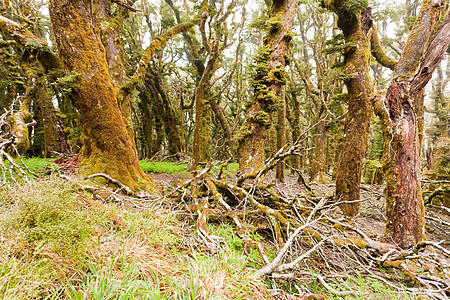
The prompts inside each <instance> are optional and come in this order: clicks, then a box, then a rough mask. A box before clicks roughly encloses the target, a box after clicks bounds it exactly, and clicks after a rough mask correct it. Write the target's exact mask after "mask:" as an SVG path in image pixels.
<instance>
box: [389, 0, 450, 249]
mask: <svg viewBox="0 0 450 300" xmlns="http://www.w3.org/2000/svg"><path fill="white" fill-rule="evenodd" d="M446 2H448V1H431V0H426V1H424V2H423V4H422V7H421V10H420V12H419V15H418V17H417V21H416V23H415V24H414V27H413V29H412V31H411V34H410V36H409V38H408V41H407V43H406V46H405V49H404V50H403V53H402V56H401V57H400V60H399V63H398V65H397V69H396V70H395V72H394V79H393V80H392V81H391V84H390V87H389V89H388V92H387V94H386V100H385V107H386V108H387V110H388V112H387V113H386V114H384V118H383V120H382V125H383V150H384V153H383V159H382V164H383V171H384V172H385V177H386V217H387V220H388V221H387V224H386V229H385V232H384V239H385V240H386V241H389V242H393V243H396V244H398V245H399V246H400V247H402V248H404V249H407V248H410V247H413V246H415V245H416V244H417V243H418V242H420V241H422V240H424V239H425V208H424V204H423V199H422V193H421V187H420V179H421V175H420V160H419V150H420V149H419V135H418V122H417V117H416V113H417V112H415V110H414V96H415V95H416V93H418V92H419V91H421V90H422V89H423V87H424V86H425V84H426V83H427V82H428V80H429V79H430V78H431V74H432V73H433V71H434V69H435V68H436V66H437V65H438V63H439V62H440V60H441V59H442V57H443V55H444V53H445V50H446V49H447V47H448V45H449V42H450V17H449V15H447V17H446V18H445V20H444V23H443V24H442V25H441V27H440V28H439V30H438V31H437V32H436V35H435V37H434V38H433V40H432V41H431V43H430V44H429V40H430V36H431V34H432V32H433V29H434V26H435V25H436V23H437V21H438V20H439V17H440V13H441V11H442V9H443V8H444V7H445V3H446ZM427 47H428V49H427ZM424 53H425V55H424ZM419 64H420V67H419ZM417 69H418V70H419V71H418V72H417V73H416V71H417Z"/></svg>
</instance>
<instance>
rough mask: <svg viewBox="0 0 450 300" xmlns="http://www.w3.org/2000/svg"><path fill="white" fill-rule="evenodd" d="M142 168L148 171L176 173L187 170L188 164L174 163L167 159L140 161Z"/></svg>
mask: <svg viewBox="0 0 450 300" xmlns="http://www.w3.org/2000/svg"><path fill="white" fill-rule="evenodd" d="M139 165H140V166H141V168H142V170H143V171H144V172H148V173H170V174H172V173H175V172H182V171H186V167H187V164H174V163H173V162H165V161H144V160H141V161H140V162H139Z"/></svg>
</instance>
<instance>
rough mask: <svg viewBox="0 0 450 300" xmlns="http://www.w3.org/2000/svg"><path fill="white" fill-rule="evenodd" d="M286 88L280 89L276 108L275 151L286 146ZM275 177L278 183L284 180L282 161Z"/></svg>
mask: <svg viewBox="0 0 450 300" xmlns="http://www.w3.org/2000/svg"><path fill="white" fill-rule="evenodd" d="M285 90H286V86H283V87H282V89H281V95H280V96H281V97H280V104H279V107H278V112H277V116H278V125H277V150H278V149H281V148H282V147H283V146H285V145H286V91H285ZM275 177H276V179H277V180H278V181H279V182H284V181H285V180H286V167H285V165H284V161H280V162H279V163H278V165H277V169H276V173H275Z"/></svg>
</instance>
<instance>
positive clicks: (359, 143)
mask: <svg viewBox="0 0 450 300" xmlns="http://www.w3.org/2000/svg"><path fill="white" fill-rule="evenodd" d="M349 2H350V1H348V0H346V1H335V2H333V4H331V5H332V6H331V9H332V10H333V11H334V12H335V13H336V14H337V15H338V26H339V28H340V29H341V30H342V32H343V34H344V39H345V42H346V43H347V44H348V47H349V48H348V49H346V50H344V57H345V65H344V67H343V69H342V74H343V76H344V82H345V85H346V86H347V91H348V115H347V118H346V120H345V127H344V142H343V145H342V149H341V151H340V157H339V161H338V165H337V170H336V200H337V201H338V202H342V203H341V204H340V208H341V210H342V212H343V213H344V214H345V215H346V216H348V217H355V216H356V215H358V214H359V210H360V207H361V202H360V201H359V200H360V191H359V189H360V184H361V172H362V165H363V158H364V155H365V152H366V148H367V143H368V138H369V130H370V116H371V113H372V110H371V104H370V97H371V94H372V89H373V87H372V81H371V79H370V74H369V64H370V59H371V55H370V48H369V46H370V28H371V25H372V19H371V15H370V9H363V8H357V9H355V10H354V11H349V10H348V8H347V7H348V5H349Z"/></svg>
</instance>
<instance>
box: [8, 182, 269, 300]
mask: <svg viewBox="0 0 450 300" xmlns="http://www.w3.org/2000/svg"><path fill="white" fill-rule="evenodd" d="M78 187H79V183H78V182H73V183H70V182H67V181H63V180H62V179H59V178H56V177H50V178H47V179H41V180H33V181H32V182H31V183H30V184H21V185H20V186H18V185H14V186H13V185H10V186H4V187H1V188H0V199H1V200H0V298H1V299H33V298H36V299H249V298H254V299H267V298H269V297H268V294H267V291H266V289H265V288H264V287H263V285H262V284H261V283H259V282H251V281H250V280H249V278H250V275H251V274H252V270H251V269H249V268H248V267H247V264H248V258H247V257H246V256H243V255H242V251H235V249H233V248H232V247H223V248H222V249H221V251H220V252H219V253H218V254H217V255H215V256H210V255H208V254H205V253H203V252H201V251H197V250H195V249H196V246H195V243H196V242H195V239H194V237H192V236H190V237H187V236H184V235H183V234H184V232H185V231H186V230H183V229H182V228H183V226H184V225H183V224H182V223H180V221H178V219H177V218H176V217H175V213H173V212H169V211H166V210H164V209H152V210H137V209H134V208H124V207H119V206H117V205H114V204H109V205H107V204H103V205H99V206H95V207H93V206H89V205H87V204H86V202H85V201H83V197H89V195H84V196H83V197H80V196H79V193H81V192H80V191H79V189H78ZM112 214H114V215H115V216H118V217H120V218H121V219H122V220H123V221H124V222H123V224H122V225H121V226H116V225H115V223H114V222H112V220H111V217H110V216H111V215H112ZM188 231H190V230H188Z"/></svg>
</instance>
